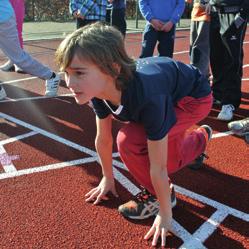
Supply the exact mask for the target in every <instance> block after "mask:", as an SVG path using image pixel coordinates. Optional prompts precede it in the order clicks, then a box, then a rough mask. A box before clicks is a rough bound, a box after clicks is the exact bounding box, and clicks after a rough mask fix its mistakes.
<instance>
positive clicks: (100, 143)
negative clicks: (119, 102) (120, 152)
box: [85, 115, 118, 204]
mask: <svg viewBox="0 0 249 249" xmlns="http://www.w3.org/2000/svg"><path fill="white" fill-rule="evenodd" d="M96 125H97V134H96V139H95V147H96V150H97V152H98V156H99V160H100V164H101V167H102V173H103V177H102V180H101V181H100V183H99V185H98V186H97V187H96V188H93V189H92V190H90V191H89V192H88V193H87V194H86V195H85V196H86V201H94V204H98V203H99V202H100V201H101V200H106V199H107V197H106V194H107V193H108V192H109V191H111V192H112V193H113V195H114V196H116V197H117V196H118V195H117V192H116V189H115V183H114V177H113V170H112V145H113V138H112V118H111V116H110V115H109V116H107V117H106V118H104V119H99V118H98V117H97V116H96Z"/></svg>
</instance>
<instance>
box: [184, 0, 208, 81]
mask: <svg viewBox="0 0 249 249" xmlns="http://www.w3.org/2000/svg"><path fill="white" fill-rule="evenodd" d="M186 2H188V3H192V2H194V5H193V9H192V13H191V22H190V50H189V55H190V63H191V64H192V65H193V66H195V67H197V68H199V70H200V71H201V72H202V74H203V75H204V76H206V77H207V78H208V77H209V52H210V45H209V27H210V16H209V14H207V12H206V8H207V9H208V8H209V6H208V2H209V0H194V1H193V0H186Z"/></svg>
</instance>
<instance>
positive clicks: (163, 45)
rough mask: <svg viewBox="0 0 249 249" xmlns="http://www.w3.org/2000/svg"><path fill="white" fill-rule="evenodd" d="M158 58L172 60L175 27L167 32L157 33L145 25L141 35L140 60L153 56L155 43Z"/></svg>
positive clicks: (150, 26) (148, 25) (148, 24)
mask: <svg viewBox="0 0 249 249" xmlns="http://www.w3.org/2000/svg"><path fill="white" fill-rule="evenodd" d="M157 41H158V46H157V50H158V53H159V56H167V57H170V58H172V57H173V51H174V43H175V25H174V26H173V27H172V29H171V30H170V31H169V32H163V31H157V30H155V29H154V28H153V27H152V25H151V24H150V23H147V24H146V26H145V29H144V33H143V41H142V52H141V55H140V58H145V57H151V56H153V53H154V49H155V46H156V43H157Z"/></svg>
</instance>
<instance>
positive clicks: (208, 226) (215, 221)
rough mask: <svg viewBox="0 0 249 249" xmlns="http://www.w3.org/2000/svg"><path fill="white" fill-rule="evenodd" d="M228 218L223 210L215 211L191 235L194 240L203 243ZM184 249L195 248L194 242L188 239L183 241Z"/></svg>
mask: <svg viewBox="0 0 249 249" xmlns="http://www.w3.org/2000/svg"><path fill="white" fill-rule="evenodd" d="M227 216H228V213H227V212H225V211H224V210H217V211H216V212H215V213H213V214H212V216H211V217H210V218H209V219H208V220H207V221H206V222H204V223H203V224H202V225H201V226H200V227H199V228H198V229H197V230H196V231H195V232H194V234H193V237H194V238H195V240H197V241H199V242H202V243H204V242H205V241H206V240H207V239H208V238H209V236H210V235H212V234H213V233H214V232H215V230H216V229H217V227H218V226H219V225H220V224H221V223H222V222H223V221H224V220H225V218H226V217H227ZM184 246H185V247H186V248H197V247H196V245H195V242H194V241H193V240H192V239H190V240H188V241H185V243H184V244H183V247H184Z"/></svg>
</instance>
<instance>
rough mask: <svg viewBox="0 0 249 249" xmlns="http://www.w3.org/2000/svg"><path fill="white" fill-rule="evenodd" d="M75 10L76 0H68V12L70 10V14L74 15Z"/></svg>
mask: <svg viewBox="0 0 249 249" xmlns="http://www.w3.org/2000/svg"><path fill="white" fill-rule="evenodd" d="M77 10H78V9H77V2H76V0H70V1H69V12H70V14H71V15H73V16H74V13H76V12H77Z"/></svg>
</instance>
